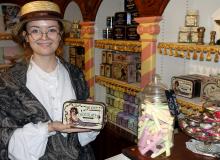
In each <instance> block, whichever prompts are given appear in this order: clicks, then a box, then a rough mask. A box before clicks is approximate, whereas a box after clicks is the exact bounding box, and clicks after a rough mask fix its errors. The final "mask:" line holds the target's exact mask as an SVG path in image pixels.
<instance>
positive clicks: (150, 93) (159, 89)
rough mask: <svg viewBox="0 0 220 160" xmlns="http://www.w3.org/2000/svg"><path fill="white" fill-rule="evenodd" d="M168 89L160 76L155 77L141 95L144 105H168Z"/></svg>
mask: <svg viewBox="0 0 220 160" xmlns="http://www.w3.org/2000/svg"><path fill="white" fill-rule="evenodd" d="M166 89H167V87H166V86H165V85H164V84H163V83H161V78H160V76H159V75H157V74H156V75H155V76H154V77H153V78H152V81H151V82H150V83H149V84H148V85H147V86H146V87H145V88H144V90H143V92H142V93H141V102H142V103H167V98H166V95H165V90H166Z"/></svg>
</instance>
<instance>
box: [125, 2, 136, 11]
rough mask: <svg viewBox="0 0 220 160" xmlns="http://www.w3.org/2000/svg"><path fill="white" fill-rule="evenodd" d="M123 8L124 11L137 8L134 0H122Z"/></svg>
mask: <svg viewBox="0 0 220 160" xmlns="http://www.w3.org/2000/svg"><path fill="white" fill-rule="evenodd" d="M124 10H125V11H133V10H137V7H136V4H135V0H124Z"/></svg>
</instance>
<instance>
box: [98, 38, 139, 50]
mask: <svg viewBox="0 0 220 160" xmlns="http://www.w3.org/2000/svg"><path fill="white" fill-rule="evenodd" d="M95 47H96V48H102V49H111V50H117V51H128V52H141V42H140V41H121V40H95Z"/></svg>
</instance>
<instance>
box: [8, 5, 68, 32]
mask: <svg viewBox="0 0 220 160" xmlns="http://www.w3.org/2000/svg"><path fill="white" fill-rule="evenodd" d="M20 16H21V17H20V22H19V23H17V24H16V25H15V26H14V27H13V29H12V33H13V34H14V35H17V34H18V32H19V30H20V29H21V28H22V27H23V25H24V24H25V23H27V22H29V21H34V20H57V21H60V22H61V23H62V24H63V27H64V32H65V33H67V32H69V31H70V29H71V23H70V22H69V21H67V20H64V19H62V15H61V11H60V8H59V6H58V5H57V4H55V3H53V2H50V1H32V2H29V3H26V4H25V5H23V6H22V7H21V12H20Z"/></svg>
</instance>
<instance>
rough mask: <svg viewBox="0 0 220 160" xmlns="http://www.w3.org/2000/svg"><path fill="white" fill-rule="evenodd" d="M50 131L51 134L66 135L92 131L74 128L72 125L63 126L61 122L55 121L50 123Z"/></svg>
mask: <svg viewBox="0 0 220 160" xmlns="http://www.w3.org/2000/svg"><path fill="white" fill-rule="evenodd" d="M48 131H49V132H54V131H57V132H65V133H73V132H88V131H90V129H83V128H74V125H71V124H63V123H62V122H59V121H54V122H50V123H48Z"/></svg>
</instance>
